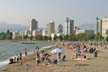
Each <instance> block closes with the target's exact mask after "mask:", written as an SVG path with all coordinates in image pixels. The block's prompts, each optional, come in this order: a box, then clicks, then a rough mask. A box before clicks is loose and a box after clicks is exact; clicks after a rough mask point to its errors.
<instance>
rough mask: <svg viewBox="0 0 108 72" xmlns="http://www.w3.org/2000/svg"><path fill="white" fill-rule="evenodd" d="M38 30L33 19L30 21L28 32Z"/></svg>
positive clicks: (36, 23)
mask: <svg viewBox="0 0 108 72" xmlns="http://www.w3.org/2000/svg"><path fill="white" fill-rule="evenodd" d="M37 29H38V21H36V20H35V19H32V20H31V21H30V28H29V30H30V32H32V31H33V30H37Z"/></svg>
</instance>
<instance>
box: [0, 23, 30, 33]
mask: <svg viewBox="0 0 108 72" xmlns="http://www.w3.org/2000/svg"><path fill="white" fill-rule="evenodd" d="M8 29H9V30H10V31H12V32H13V31H24V30H27V29H28V25H27V26H26V25H21V24H8V23H0V32H6V31H7V30H8Z"/></svg>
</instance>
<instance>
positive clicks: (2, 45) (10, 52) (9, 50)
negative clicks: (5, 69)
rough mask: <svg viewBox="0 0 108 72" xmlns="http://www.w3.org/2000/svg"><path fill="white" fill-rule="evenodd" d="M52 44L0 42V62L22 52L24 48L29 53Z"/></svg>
mask: <svg viewBox="0 0 108 72" xmlns="http://www.w3.org/2000/svg"><path fill="white" fill-rule="evenodd" d="M53 44H54V42H35V43H34V44H22V43H21V42H11V41H0V61H4V60H6V59H8V58H9V57H11V56H14V55H16V54H17V53H19V52H24V49H25V48H26V49H27V50H28V51H29V52H30V51H32V50H34V49H35V48H36V46H38V47H39V48H42V47H44V46H49V45H53Z"/></svg>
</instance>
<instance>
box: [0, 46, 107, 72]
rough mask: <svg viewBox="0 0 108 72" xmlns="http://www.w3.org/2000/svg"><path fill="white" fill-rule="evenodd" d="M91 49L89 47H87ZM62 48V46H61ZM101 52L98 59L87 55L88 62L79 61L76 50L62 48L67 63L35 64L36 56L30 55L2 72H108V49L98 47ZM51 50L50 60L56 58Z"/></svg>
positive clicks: (0, 71)
mask: <svg viewBox="0 0 108 72" xmlns="http://www.w3.org/2000/svg"><path fill="white" fill-rule="evenodd" d="M87 46H88V47H89V45H87ZM61 47H62V46H61ZM98 48H99V52H98V56H97V57H96V58H94V57H93V54H90V53H87V54H86V56H87V60H78V59H76V58H75V55H74V53H75V51H74V49H70V48H68V47H67V46H64V47H62V49H63V50H64V53H62V55H66V61H65V62H61V63H60V64H51V65H47V66H45V65H42V64H41V65H40V66H37V65H36V63H35V54H31V55H28V56H27V57H25V58H24V59H23V60H21V61H19V62H18V63H14V64H9V65H7V66H6V67H4V68H1V69H0V72H108V49H105V48H103V47H100V46H99V47H98ZM51 50H52V48H50V49H46V51H47V52H48V53H49V54H50V55H51V56H50V59H54V58H56V54H51V53H50V51H51Z"/></svg>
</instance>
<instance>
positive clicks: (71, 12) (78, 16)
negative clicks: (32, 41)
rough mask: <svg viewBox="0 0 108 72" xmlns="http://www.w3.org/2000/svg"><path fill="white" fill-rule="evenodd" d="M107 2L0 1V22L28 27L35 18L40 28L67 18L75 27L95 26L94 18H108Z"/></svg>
mask: <svg viewBox="0 0 108 72" xmlns="http://www.w3.org/2000/svg"><path fill="white" fill-rule="evenodd" d="M107 3H108V0H0V22H6V23H9V24H24V25H28V24H29V23H30V19H32V18H35V19H36V20H37V21H38V23H39V26H40V27H46V24H48V23H49V22H50V21H54V22H55V24H56V26H57V25H58V24H64V22H65V19H66V18H67V17H69V18H71V19H73V20H74V21H75V25H80V24H95V23H96V17H97V16H98V17H104V16H108V8H107V7H108V4H107Z"/></svg>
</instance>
